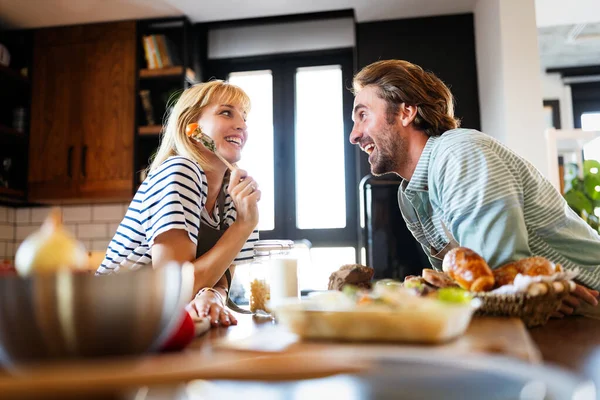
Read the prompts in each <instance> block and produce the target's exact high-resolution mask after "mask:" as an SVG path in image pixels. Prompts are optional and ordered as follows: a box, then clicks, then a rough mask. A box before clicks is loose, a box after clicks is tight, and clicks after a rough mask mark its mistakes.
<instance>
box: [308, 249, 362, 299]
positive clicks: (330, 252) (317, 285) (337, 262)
mask: <svg viewBox="0 0 600 400" xmlns="http://www.w3.org/2000/svg"><path fill="white" fill-rule="evenodd" d="M355 263H356V249H355V248H354V247H314V248H312V249H310V259H306V258H302V257H301V258H300V259H299V260H298V284H299V286H300V290H327V284H328V283H329V276H330V275H331V273H332V272H334V271H337V270H338V269H339V268H340V267H341V266H342V265H344V264H355Z"/></svg>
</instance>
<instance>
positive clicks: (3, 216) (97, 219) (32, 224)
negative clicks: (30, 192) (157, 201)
mask: <svg viewBox="0 0 600 400" xmlns="http://www.w3.org/2000/svg"><path fill="white" fill-rule="evenodd" d="M128 206H129V203H125V204H101V205H98V204H96V205H78V206H63V207H61V210H62V218H63V223H64V225H65V228H66V229H67V230H68V231H69V232H71V233H72V234H73V235H74V236H75V237H76V238H77V239H78V240H80V241H81V242H82V243H83V245H84V246H85V247H86V248H87V249H88V251H105V250H106V247H107V246H108V243H109V242H110V240H111V239H112V237H113V236H114V234H115V231H116V230H117V227H118V226H119V223H120V222H121V220H122V219H123V216H124V215H125V213H126V212H127V207H128ZM49 212H50V207H32V208H17V209H13V208H9V207H2V206H0V259H3V258H8V259H14V256H15V252H16V249H17V248H18V246H19V245H20V244H21V242H22V241H23V240H24V239H25V238H26V237H27V236H29V235H30V234H31V233H33V232H34V231H36V230H37V229H39V227H40V225H41V224H42V222H43V221H44V219H45V218H46V216H47V215H48V213H49Z"/></svg>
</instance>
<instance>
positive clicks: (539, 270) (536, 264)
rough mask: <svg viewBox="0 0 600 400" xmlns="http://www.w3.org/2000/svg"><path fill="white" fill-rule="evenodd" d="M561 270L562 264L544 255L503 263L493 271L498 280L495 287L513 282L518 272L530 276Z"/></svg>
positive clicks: (550, 273)
mask: <svg viewBox="0 0 600 400" xmlns="http://www.w3.org/2000/svg"><path fill="white" fill-rule="evenodd" d="M561 270H562V268H561V266H560V265H556V266H555V265H554V263H552V262H551V261H550V260H548V259H546V258H544V257H539V256H536V257H527V258H523V259H521V260H519V261H514V262H511V263H509V264H506V265H503V266H501V267H500V268H497V269H495V270H494V271H493V274H494V278H495V280H496V286H495V287H500V286H504V285H510V284H512V283H513V282H514V280H515V276H517V274H521V275H528V276H538V275H552V274H554V273H555V272H560V271H561Z"/></svg>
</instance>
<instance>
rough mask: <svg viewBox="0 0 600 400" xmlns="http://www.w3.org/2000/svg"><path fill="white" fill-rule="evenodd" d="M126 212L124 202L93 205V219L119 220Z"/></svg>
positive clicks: (95, 220)
mask: <svg viewBox="0 0 600 400" xmlns="http://www.w3.org/2000/svg"><path fill="white" fill-rule="evenodd" d="M124 215H125V212H124V210H123V205H122V204H111V205H95V206H93V207H92V221H94V222H100V221H104V222H119V221H121V220H122V219H123V216H124Z"/></svg>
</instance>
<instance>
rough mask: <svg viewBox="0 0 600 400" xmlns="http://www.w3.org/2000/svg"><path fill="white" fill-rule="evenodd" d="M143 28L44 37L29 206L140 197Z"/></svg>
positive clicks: (119, 26)
mask: <svg viewBox="0 0 600 400" xmlns="http://www.w3.org/2000/svg"><path fill="white" fill-rule="evenodd" d="M135 41H136V24H135V22H129V21H128V22H117V23H106V24H94V25H82V26H74V27H61V28H50V29H42V30H38V31H37V32H36V33H35V37H34V54H33V76H32V104H31V132H30V140H29V177H28V189H29V201H31V202H42V203H59V202H90V201H95V200H98V201H128V200H130V199H131V197H132V193H133V154H134V147H133V146H134V132H135V126H134V123H135V85H136V79H135V71H136V65H135V64H136V61H135V60H136V47H135Z"/></svg>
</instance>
